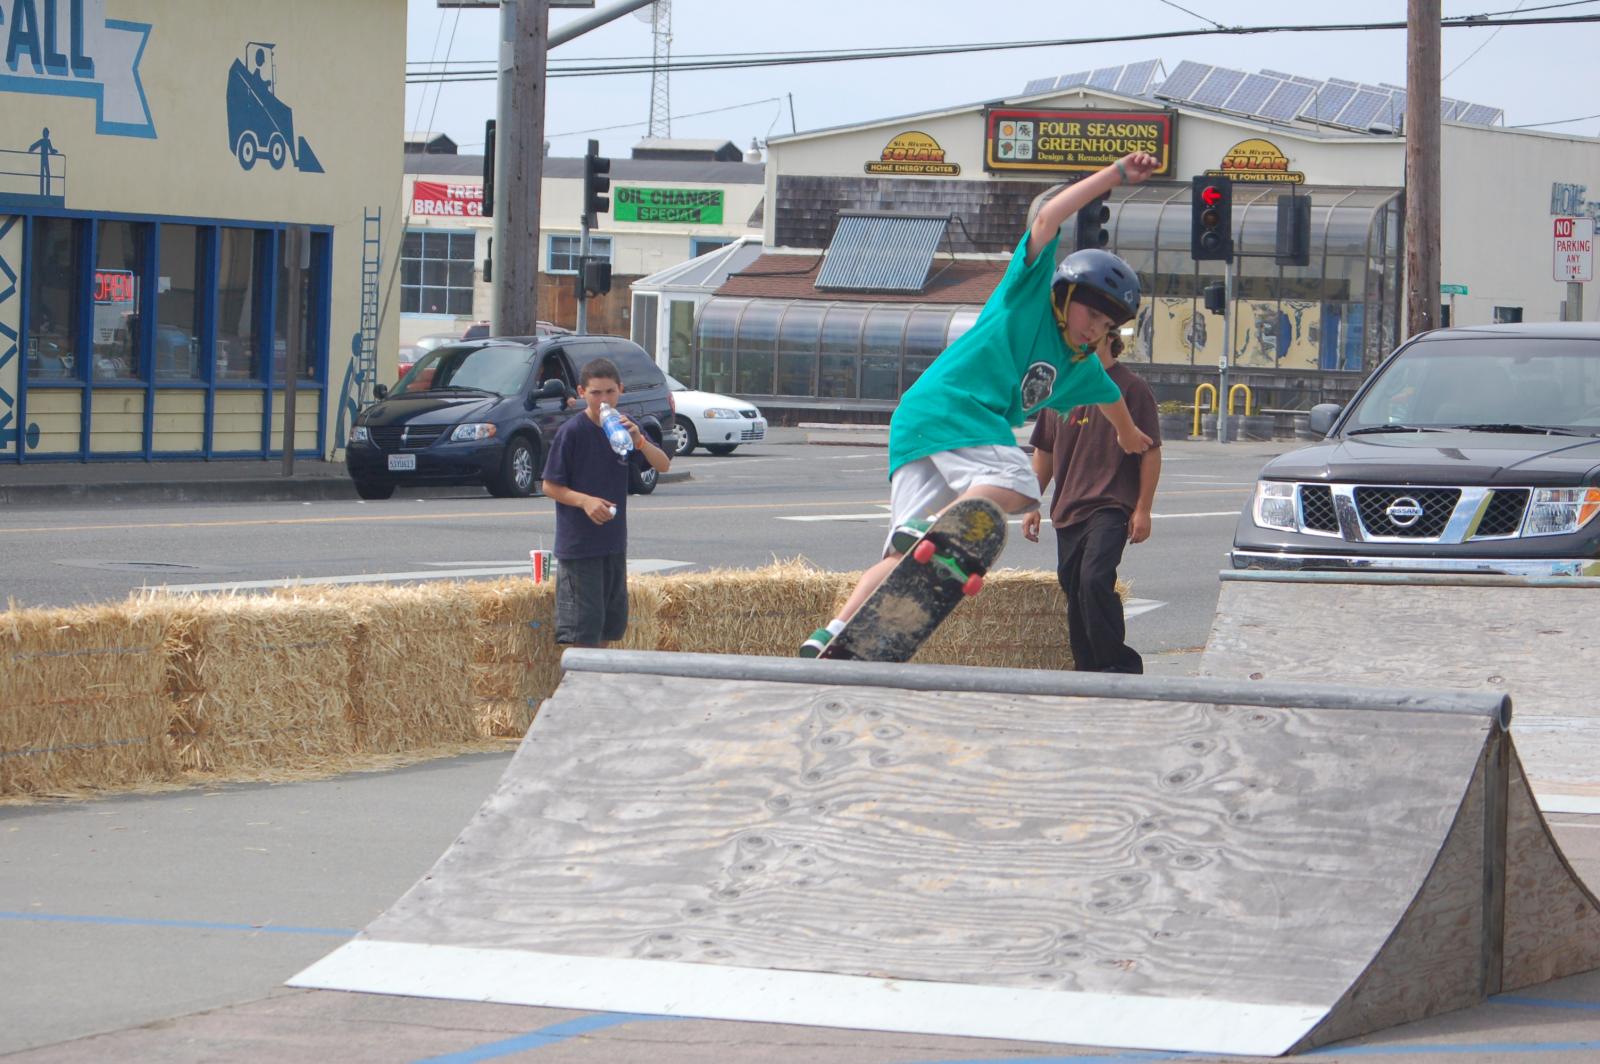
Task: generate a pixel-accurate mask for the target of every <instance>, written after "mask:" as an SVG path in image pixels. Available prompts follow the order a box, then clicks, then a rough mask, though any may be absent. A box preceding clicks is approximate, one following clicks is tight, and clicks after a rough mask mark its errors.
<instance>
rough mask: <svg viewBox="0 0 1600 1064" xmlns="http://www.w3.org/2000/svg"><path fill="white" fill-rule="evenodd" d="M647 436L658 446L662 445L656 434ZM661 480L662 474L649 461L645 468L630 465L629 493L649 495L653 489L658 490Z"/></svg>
mask: <svg viewBox="0 0 1600 1064" xmlns="http://www.w3.org/2000/svg"><path fill="white" fill-rule="evenodd" d="M647 438H648V439H649V440H650V442H651V443H653V444H655V445H656V446H657V447H660V446H661V441H660V440H658V439H656V438H655V436H654V434H652V435H650V436H649V437H647ZM660 482H661V474H660V473H657V472H656V470H655V467H654V466H652V465H650V464H649V463H648V462H647V463H645V466H644V468H643V469H640V468H639V467H638V466H632V465H630V466H629V467H628V494H629V495H649V494H650V493H651V492H652V491H655V490H656V485H657V484H659V483H660Z"/></svg>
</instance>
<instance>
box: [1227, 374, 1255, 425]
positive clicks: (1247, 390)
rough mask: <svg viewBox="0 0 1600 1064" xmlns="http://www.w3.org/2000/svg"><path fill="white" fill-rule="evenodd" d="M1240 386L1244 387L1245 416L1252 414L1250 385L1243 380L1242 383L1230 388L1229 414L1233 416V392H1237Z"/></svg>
mask: <svg viewBox="0 0 1600 1064" xmlns="http://www.w3.org/2000/svg"><path fill="white" fill-rule="evenodd" d="M1240 388H1243V389H1244V416H1245V417H1249V416H1250V386H1249V385H1248V384H1245V383H1244V382H1243V381H1241V382H1240V383H1238V384H1235V385H1234V386H1233V387H1232V388H1229V389H1228V416H1229V417H1232V416H1233V393H1235V392H1237V391H1238V390H1239V389H1240Z"/></svg>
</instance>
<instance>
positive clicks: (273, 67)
mask: <svg viewBox="0 0 1600 1064" xmlns="http://www.w3.org/2000/svg"><path fill="white" fill-rule="evenodd" d="M276 49H277V45H274V44H267V43H264V42H261V41H251V42H250V43H249V44H247V45H245V50H244V58H243V59H235V60H234V61H233V66H231V67H230V68H229V69H228V150H229V151H231V152H233V155H234V158H236V159H238V160H239V165H240V166H241V167H243V168H244V169H246V170H251V169H254V167H255V165H256V160H257V159H258V158H260V157H261V156H262V155H263V154H265V155H266V157H267V161H268V162H269V163H271V164H272V168H273V169H274V170H282V169H283V164H284V163H286V162H289V161H291V160H292V161H293V162H294V167H295V169H296V170H299V171H300V172H301V173H306V174H320V173H322V172H323V170H322V163H321V162H319V161H318V160H317V156H316V153H315V152H313V151H312V150H311V145H309V144H307V143H306V138H304V137H300V138H298V139H296V137H295V135H294V111H293V110H291V109H290V107H289V105H288V104H286V103H284V102H283V101H282V100H280V99H279V98H278V65H277V52H276Z"/></svg>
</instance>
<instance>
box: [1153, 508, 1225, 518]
mask: <svg viewBox="0 0 1600 1064" xmlns="http://www.w3.org/2000/svg"><path fill="white" fill-rule="evenodd" d="M1150 516H1151V517H1152V518H1155V517H1160V518H1173V517H1238V516H1239V511H1238V510H1207V511H1205V512H1204V513H1192V514H1151V515H1150Z"/></svg>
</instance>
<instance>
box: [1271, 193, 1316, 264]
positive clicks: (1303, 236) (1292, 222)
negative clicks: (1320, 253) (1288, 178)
mask: <svg viewBox="0 0 1600 1064" xmlns="http://www.w3.org/2000/svg"><path fill="white" fill-rule="evenodd" d="M1277 244H1278V246H1277V249H1276V250H1277V255H1276V256H1275V258H1276V259H1277V262H1278V265H1279V266H1309V265H1311V197H1310V196H1296V195H1293V194H1290V195H1287V196H1279V197H1278V241H1277Z"/></svg>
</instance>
